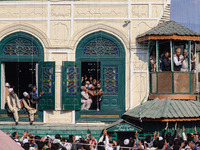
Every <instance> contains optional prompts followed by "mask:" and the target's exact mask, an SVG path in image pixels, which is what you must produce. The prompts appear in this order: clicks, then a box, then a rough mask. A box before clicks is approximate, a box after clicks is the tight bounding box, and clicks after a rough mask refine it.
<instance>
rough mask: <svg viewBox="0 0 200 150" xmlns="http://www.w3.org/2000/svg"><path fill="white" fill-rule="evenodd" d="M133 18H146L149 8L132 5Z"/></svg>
mask: <svg viewBox="0 0 200 150" xmlns="http://www.w3.org/2000/svg"><path fill="white" fill-rule="evenodd" d="M131 13H132V17H133V18H148V16H149V6H148V5H132V12H131Z"/></svg>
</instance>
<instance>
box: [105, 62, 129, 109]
mask: <svg viewBox="0 0 200 150" xmlns="http://www.w3.org/2000/svg"><path fill="white" fill-rule="evenodd" d="M124 84H125V83H124V78H123V68H122V64H121V62H118V61H112V62H111V61H103V62H101V88H102V89H103V96H102V102H101V110H115V111H123V110H124V101H125V99H123V97H124V95H123V94H124Z"/></svg>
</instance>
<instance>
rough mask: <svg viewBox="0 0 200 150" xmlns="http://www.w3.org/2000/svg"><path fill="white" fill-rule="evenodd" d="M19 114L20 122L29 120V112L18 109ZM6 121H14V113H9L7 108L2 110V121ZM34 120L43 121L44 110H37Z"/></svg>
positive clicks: (0, 112) (0, 118) (0, 116)
mask: <svg viewBox="0 0 200 150" xmlns="http://www.w3.org/2000/svg"><path fill="white" fill-rule="evenodd" d="M18 115H19V121H20V122H29V116H28V112H24V111H23V110H20V111H18ZM4 121H6V122H12V121H14V119H13V115H12V114H8V113H7V111H6V110H5V109H4V110H0V122H4ZM34 121H35V122H43V112H42V111H37V112H36V113H35V117H34Z"/></svg>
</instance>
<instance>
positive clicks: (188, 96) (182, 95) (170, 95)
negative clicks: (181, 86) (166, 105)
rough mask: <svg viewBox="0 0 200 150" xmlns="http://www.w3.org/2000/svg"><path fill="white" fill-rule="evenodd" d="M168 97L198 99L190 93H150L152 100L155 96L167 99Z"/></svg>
mask: <svg viewBox="0 0 200 150" xmlns="http://www.w3.org/2000/svg"><path fill="white" fill-rule="evenodd" d="M168 97H169V98H170V99H173V100H176V99H178V100H197V96H196V95H189V94H150V95H149V99H150V100H154V99H155V98H159V99H166V98H168Z"/></svg>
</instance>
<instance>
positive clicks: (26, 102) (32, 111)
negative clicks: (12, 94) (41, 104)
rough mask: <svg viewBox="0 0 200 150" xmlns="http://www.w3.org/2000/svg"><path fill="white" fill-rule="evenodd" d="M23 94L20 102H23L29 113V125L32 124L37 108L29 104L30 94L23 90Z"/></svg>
mask: <svg viewBox="0 0 200 150" xmlns="http://www.w3.org/2000/svg"><path fill="white" fill-rule="evenodd" d="M23 95H24V99H23V100H22V102H23V104H24V107H25V109H26V110H27V112H28V113H29V120H30V125H33V121H34V114H35V113H36V112H37V110H36V109H35V108H33V107H32V105H31V100H30V95H29V94H28V93H27V92H24V93H23Z"/></svg>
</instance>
